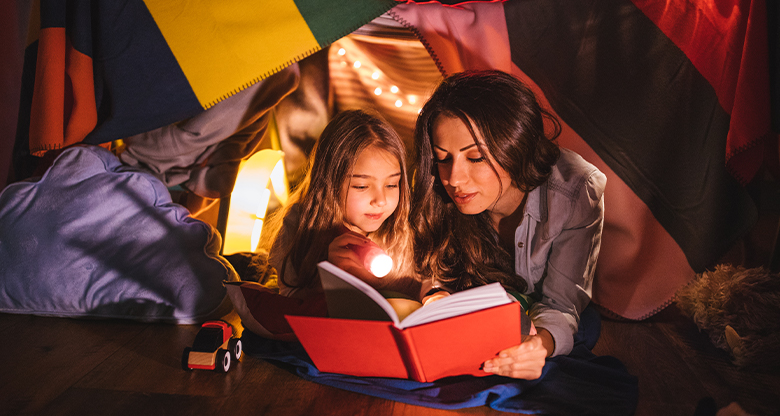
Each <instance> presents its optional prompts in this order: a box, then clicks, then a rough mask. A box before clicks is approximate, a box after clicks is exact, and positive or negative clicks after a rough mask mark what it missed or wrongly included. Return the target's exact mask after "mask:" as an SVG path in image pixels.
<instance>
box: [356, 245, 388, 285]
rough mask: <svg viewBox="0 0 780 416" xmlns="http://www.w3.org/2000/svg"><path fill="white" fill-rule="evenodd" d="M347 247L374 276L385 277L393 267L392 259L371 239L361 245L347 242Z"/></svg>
mask: <svg viewBox="0 0 780 416" xmlns="http://www.w3.org/2000/svg"><path fill="white" fill-rule="evenodd" d="M348 247H349V248H350V249H351V250H352V251H354V252H355V254H357V255H358V257H359V258H360V259H361V260H362V261H363V267H365V268H366V270H368V271H369V272H371V274H373V275H374V276H376V277H385V276H387V274H388V273H390V270H392V269H393V259H391V258H390V256H388V255H387V253H385V251H384V250H382V248H381V247H379V246H378V245H376V243H374V242H373V241H371V240H369V241H368V243H366V244H364V245H362V246H359V245H355V244H349V245H348Z"/></svg>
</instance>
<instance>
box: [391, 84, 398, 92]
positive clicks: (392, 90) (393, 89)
mask: <svg viewBox="0 0 780 416" xmlns="http://www.w3.org/2000/svg"><path fill="white" fill-rule="evenodd" d="M390 92H392V93H393V94H395V93H397V92H398V87H396V86H395V85H393V86H392V87H390Z"/></svg>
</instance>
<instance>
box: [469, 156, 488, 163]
mask: <svg viewBox="0 0 780 416" xmlns="http://www.w3.org/2000/svg"><path fill="white" fill-rule="evenodd" d="M484 161H485V156H482V157H477V158H471V157H470V158H469V162H471V163H480V162H484Z"/></svg>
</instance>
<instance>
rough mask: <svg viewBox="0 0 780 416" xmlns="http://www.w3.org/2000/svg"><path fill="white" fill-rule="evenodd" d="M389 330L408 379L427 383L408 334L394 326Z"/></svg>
mask: <svg viewBox="0 0 780 416" xmlns="http://www.w3.org/2000/svg"><path fill="white" fill-rule="evenodd" d="M390 329H391V331H392V332H393V337H394V338H395V342H396V344H397V345H398V351H399V352H400V353H401V359H402V360H403V362H404V366H405V367H406V373H407V374H408V376H409V378H410V379H412V380H415V381H420V382H427V381H428V380H426V379H425V372H424V371H423V367H422V363H421V362H420V357H419V356H418V355H417V350H416V349H415V348H414V341H412V337H411V336H410V335H409V332H408V331H406V330H403V329H398V328H396V327H394V326H392V327H390Z"/></svg>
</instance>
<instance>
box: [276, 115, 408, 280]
mask: <svg viewBox="0 0 780 416" xmlns="http://www.w3.org/2000/svg"><path fill="white" fill-rule="evenodd" d="M372 146H373V147H376V148H378V149H382V150H385V151H387V152H388V153H390V154H391V155H393V156H394V157H395V158H396V159H397V160H398V164H399V166H400V170H401V178H400V180H399V200H398V207H397V208H396V209H395V211H394V212H393V213H392V214H391V215H390V216H389V217H388V218H387V219H386V220H385V221H384V222H383V223H382V225H381V226H380V227H379V229H378V230H376V231H375V232H373V233H371V235H370V238H371V239H372V240H373V241H374V242H375V243H377V244H378V245H379V246H380V247H382V248H383V249H385V251H387V252H388V254H389V255H390V256H391V257H393V259H394V260H395V266H394V268H393V274H391V276H398V275H401V276H410V275H412V274H413V272H410V271H409V270H410V269H411V268H412V267H413V266H412V259H411V256H412V254H411V247H412V237H411V230H410V227H409V222H408V217H409V210H410V208H409V202H410V190H409V186H408V177H407V170H406V148H405V147H404V144H403V141H402V140H401V138H400V137H399V136H398V133H396V131H395V130H394V129H393V128H392V127H391V126H390V125H389V124H387V122H385V121H384V120H382V119H380V118H379V116H375V115H372V114H369V113H367V112H364V111H361V110H348V111H343V112H341V113H339V114H338V115H336V116H335V117H334V118H333V119H332V120H331V121H330V122H329V123H328V125H327V126H326V127H325V130H323V132H322V134H321V135H320V139H319V140H318V142H317V145H316V148H315V149H314V152H313V153H312V155H311V156H310V157H309V169H308V172H307V174H306V177H305V179H304V180H303V181H302V182H301V184H300V185H299V186H298V187H297V188H296V190H295V191H294V192H293V194H292V195H291V196H290V199H289V201H288V204H287V207H286V209H285V210H283V211H281V212H278V213H275V214H274V215H273V216H272V217H271V218H270V219H269V224H268V225H269V227H268V235H267V237H266V240H265V241H266V244H265V245H266V246H270V245H272V244H273V241H274V240H275V239H276V237H277V235H278V233H279V232H280V229H281V226H282V222H283V218H284V216H285V215H287V213H288V211H289V210H290V209H291V207H292V206H294V205H296V204H297V206H298V212H299V221H298V223H297V225H296V226H297V229H296V230H295V231H294V234H293V235H292V236H291V237H289V238H290V240H289V244H288V245H287V246H285V247H279V249H281V250H282V252H283V253H284V257H283V258H284V259H285V261H284V263H283V264H284V265H286V264H287V259H289V260H290V262H291V264H292V267H293V268H294V269H295V272H296V274H297V275H298V280H299V282H300V283H299V284H296V283H295V282H288V281H286V280H285V273H284V272H283V270H280V271H279V278H280V279H281V280H282V283H284V284H285V285H286V286H288V287H305V286H308V285H310V284H311V282H312V281H313V279H314V277H315V276H316V274H317V263H318V262H320V261H322V260H325V259H327V256H328V245H329V244H330V243H331V242H332V241H333V239H334V238H336V237H337V236H338V235H339V234H341V233H342V232H343V228H342V227H343V224H344V216H345V212H346V206H345V201H346V195H345V194H344V190H343V186H342V185H343V184H344V183H345V181H348V180H349V178H350V176H351V175H352V169H353V168H354V166H355V161H356V160H357V158H358V157H359V156H360V154H361V153H362V152H363V151H364V150H366V149H368V148H369V147H372ZM283 267H284V266H283Z"/></svg>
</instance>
